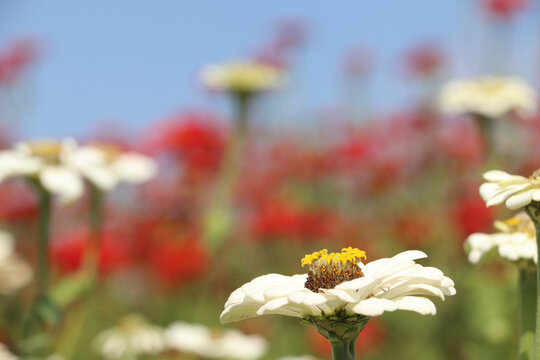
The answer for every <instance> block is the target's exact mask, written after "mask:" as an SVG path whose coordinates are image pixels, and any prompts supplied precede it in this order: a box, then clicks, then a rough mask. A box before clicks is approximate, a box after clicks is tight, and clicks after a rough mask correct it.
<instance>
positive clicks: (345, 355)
mask: <svg viewBox="0 0 540 360" xmlns="http://www.w3.org/2000/svg"><path fill="white" fill-rule="evenodd" d="M330 345H332V359H333V360H355V359H356V339H354V340H345V339H342V340H341V341H337V340H335V341H330Z"/></svg>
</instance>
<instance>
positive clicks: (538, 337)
mask: <svg viewBox="0 0 540 360" xmlns="http://www.w3.org/2000/svg"><path fill="white" fill-rule="evenodd" d="M539 210H540V209H539V208H538V206H537V205H536V204H534V203H533V204H531V205H528V206H525V212H526V213H527V215H529V217H530V218H531V220H532V222H533V223H534V227H535V229H536V251H537V255H538V256H539V258H540V221H539V219H538V217H537V216H538V213H537V212H538V211H539ZM539 309H540V266H538V265H537V266H536V316H534V318H535V319H536V326H535V329H536V331H535V336H534V357H533V359H535V360H536V359H540V311H538V310H539Z"/></svg>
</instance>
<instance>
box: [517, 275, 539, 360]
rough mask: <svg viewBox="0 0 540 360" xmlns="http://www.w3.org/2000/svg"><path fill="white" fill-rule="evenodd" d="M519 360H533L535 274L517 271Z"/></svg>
mask: <svg viewBox="0 0 540 360" xmlns="http://www.w3.org/2000/svg"><path fill="white" fill-rule="evenodd" d="M518 298H519V327H520V334H519V360H532V359H534V357H533V356H534V331H535V321H534V320H535V316H534V314H535V313H536V272H535V271H532V270H531V269H528V268H521V269H519V293H518Z"/></svg>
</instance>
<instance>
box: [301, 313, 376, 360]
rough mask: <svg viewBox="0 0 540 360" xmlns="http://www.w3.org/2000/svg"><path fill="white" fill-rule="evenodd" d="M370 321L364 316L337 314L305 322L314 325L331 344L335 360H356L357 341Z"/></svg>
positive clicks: (308, 319)
mask: <svg viewBox="0 0 540 360" xmlns="http://www.w3.org/2000/svg"><path fill="white" fill-rule="evenodd" d="M369 319H370V318H369V317H367V316H363V315H357V316H350V315H349V316H348V315H347V314H346V313H343V314H340V313H337V314H336V315H331V316H328V317H323V316H314V317H308V318H304V321H303V322H304V323H306V324H311V325H313V326H314V327H315V329H316V330H317V331H318V332H319V334H321V335H322V336H324V337H325V338H326V339H327V340H328V341H329V342H330V345H331V346H332V359H333V360H355V359H356V340H357V339H358V335H360V332H361V331H362V330H364V328H365V327H366V325H367V323H368V322H369Z"/></svg>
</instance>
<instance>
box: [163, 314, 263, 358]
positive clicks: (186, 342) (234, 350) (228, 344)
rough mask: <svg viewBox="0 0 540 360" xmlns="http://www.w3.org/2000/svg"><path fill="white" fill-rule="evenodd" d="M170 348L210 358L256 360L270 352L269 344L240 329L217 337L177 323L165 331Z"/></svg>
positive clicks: (204, 328)
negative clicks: (267, 348)
mask: <svg viewBox="0 0 540 360" xmlns="http://www.w3.org/2000/svg"><path fill="white" fill-rule="evenodd" d="M165 339H166V342H167V345H168V347H169V348H171V349H174V350H179V351H182V352H186V353H191V354H195V355H198V356H202V357H207V358H219V359H238V360H252V359H258V358H260V357H261V356H262V355H263V354H264V352H265V351H266V347H267V344H266V341H265V340H264V339H263V338H262V337H260V336H258V335H245V334H243V333H241V332H240V331H238V330H227V331H225V332H223V333H218V334H213V333H212V332H211V331H210V330H209V329H208V328H207V327H205V326H203V325H200V324H188V323H185V322H181V321H178V322H175V323H173V324H171V325H170V326H169V327H168V328H167V329H166V330H165Z"/></svg>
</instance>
